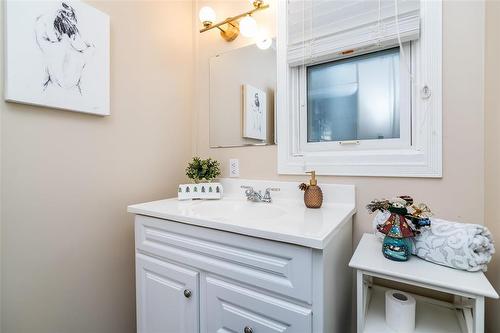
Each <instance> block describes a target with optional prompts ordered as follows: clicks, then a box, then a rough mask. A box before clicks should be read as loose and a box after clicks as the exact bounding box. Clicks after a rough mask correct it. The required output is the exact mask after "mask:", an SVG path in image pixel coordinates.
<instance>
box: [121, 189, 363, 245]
mask: <svg viewBox="0 0 500 333" xmlns="http://www.w3.org/2000/svg"><path fill="white" fill-rule="evenodd" d="M239 184H246V185H247V184H248V185H251V186H254V187H255V188H260V187H259V185H264V184H265V186H266V187H267V186H272V187H280V188H281V189H282V190H281V191H280V192H277V193H276V194H275V193H273V202H272V203H261V202H258V203H256V202H249V201H247V200H246V198H245V196H244V194H243V192H242V191H241V190H239ZM223 185H224V191H225V193H226V194H225V197H224V198H223V199H221V200H210V201H204V200H193V201H191V200H188V201H179V200H177V198H172V199H165V200H159V201H153V202H147V203H141V204H136V205H131V206H129V207H128V212H130V213H134V214H139V215H146V216H152V217H157V218H161V219H166V220H173V221H177V222H182V223H187V224H191V225H196V226H202V227H207V228H212V229H218V230H223V231H229V232H234V233H238V234H243V235H247V236H253V237H259V238H265V239H270V240H274V241H281V242H286V243H292V244H296V245H301V246H306V247H311V248H316V249H323V248H324V247H325V246H326V244H328V242H329V241H330V240H331V238H332V237H333V236H334V235H335V233H336V231H337V230H339V229H340V227H341V226H342V225H343V224H344V223H348V222H350V221H351V217H352V216H353V215H354V213H355V204H354V186H350V185H321V186H322V188H323V192H324V196H325V200H324V204H323V206H322V207H321V208H320V209H309V208H306V207H305V205H304V202H303V200H297V198H301V196H300V195H301V192H300V191H299V190H298V189H297V185H298V183H289V182H287V183H285V182H265V181H245V180H238V181H233V180H223ZM261 187H262V186H261ZM228 190H229V191H230V193H229V194H227V192H228ZM287 192H289V193H287ZM297 193H298V194H299V196H297ZM288 194H292V195H288Z"/></svg>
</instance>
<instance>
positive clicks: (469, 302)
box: [349, 234, 498, 333]
mask: <svg viewBox="0 0 500 333" xmlns="http://www.w3.org/2000/svg"><path fill="white" fill-rule="evenodd" d="M381 248H382V244H381V242H380V241H379V240H378V239H377V238H376V237H375V236H374V235H372V234H364V235H363V238H362V239H361V241H360V242H359V245H358V247H357V249H356V251H355V253H354V255H353V256H352V258H351V262H350V263H349V266H350V267H352V268H354V269H356V280H357V332H358V333H380V332H384V333H393V332H394V331H393V330H392V329H391V328H389V327H387V325H386V323H385V290H387V289H386V288H384V287H382V286H378V285H376V284H374V283H373V278H374V277H377V278H382V279H385V280H391V281H397V282H400V283H404V284H408V285H412V286H418V287H423V288H427V289H431V290H437V291H440V292H445V293H448V294H451V295H453V302H444V301H441V300H437V299H433V298H429V297H423V296H419V295H413V296H414V297H415V299H416V300H417V310H416V321H415V326H416V328H415V332H416V333H420V332H422V333H423V332H426V333H431V332H436V333H437V332H439V333H443V332H463V333H482V332H484V298H485V297H490V298H498V294H497V292H496V291H495V289H493V287H492V286H491V284H490V283H489V281H488V280H487V279H486V277H485V275H484V274H483V273H482V272H474V273H472V272H466V271H460V270H456V269H452V268H448V267H444V266H440V265H436V264H433V263H430V262H427V261H425V260H422V259H420V258H418V257H414V256H413V257H412V258H410V260H409V261H407V262H397V261H392V260H388V259H386V258H384V256H383V255H382V250H381Z"/></svg>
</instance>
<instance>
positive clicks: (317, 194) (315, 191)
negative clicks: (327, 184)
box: [299, 171, 323, 208]
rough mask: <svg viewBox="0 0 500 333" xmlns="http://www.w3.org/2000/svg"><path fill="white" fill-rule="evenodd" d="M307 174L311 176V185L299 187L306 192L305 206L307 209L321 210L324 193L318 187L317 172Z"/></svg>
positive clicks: (303, 184) (304, 184)
mask: <svg viewBox="0 0 500 333" xmlns="http://www.w3.org/2000/svg"><path fill="white" fill-rule="evenodd" d="M306 173H308V174H311V179H310V180H309V185H307V184H306V183H302V184H300V185H299V189H301V190H302V191H304V204H305V205H306V207H307V208H320V207H321V205H322V204H323V191H321V187H319V186H318V181H317V180H316V171H309V172H306Z"/></svg>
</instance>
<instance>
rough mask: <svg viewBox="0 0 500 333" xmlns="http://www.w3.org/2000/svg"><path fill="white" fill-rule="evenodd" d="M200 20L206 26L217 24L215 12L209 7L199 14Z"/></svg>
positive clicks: (201, 10) (202, 9) (203, 8)
mask: <svg viewBox="0 0 500 333" xmlns="http://www.w3.org/2000/svg"><path fill="white" fill-rule="evenodd" d="M198 16H199V18H200V21H201V23H203V25H204V26H208V25H211V24H212V23H214V22H215V18H216V17H215V11H214V10H213V9H212V8H211V7H208V6H205V7H202V8H201V9H200V13H199V15H198Z"/></svg>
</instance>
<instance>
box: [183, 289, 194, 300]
mask: <svg viewBox="0 0 500 333" xmlns="http://www.w3.org/2000/svg"><path fill="white" fill-rule="evenodd" d="M192 294H193V293H192V292H191V290H189V289H184V296H185V297H186V298H190V297H191V295H192Z"/></svg>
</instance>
